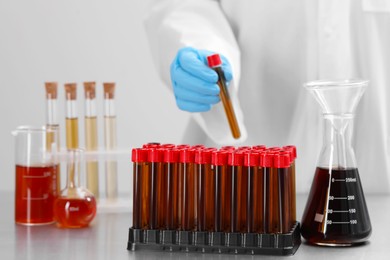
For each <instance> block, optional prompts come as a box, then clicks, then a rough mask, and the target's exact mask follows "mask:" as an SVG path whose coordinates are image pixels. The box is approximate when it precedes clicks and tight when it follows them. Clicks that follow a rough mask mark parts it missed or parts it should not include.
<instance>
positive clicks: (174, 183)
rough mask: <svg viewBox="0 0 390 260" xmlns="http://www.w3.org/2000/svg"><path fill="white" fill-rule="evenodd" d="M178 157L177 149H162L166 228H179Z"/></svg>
mask: <svg viewBox="0 0 390 260" xmlns="http://www.w3.org/2000/svg"><path fill="white" fill-rule="evenodd" d="M179 159H180V151H179V150H178V149H175V148H172V149H166V150H165V151H164V172H165V174H166V175H167V180H168V185H167V188H166V192H167V198H166V200H167V202H166V207H167V210H166V212H165V216H166V217H165V218H166V219H165V220H166V221H165V229H168V230H177V229H178V228H179V196H178V195H179Z"/></svg>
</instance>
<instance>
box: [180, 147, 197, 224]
mask: <svg viewBox="0 0 390 260" xmlns="http://www.w3.org/2000/svg"><path fill="white" fill-rule="evenodd" d="M194 161H195V150H194V149H183V150H181V151H180V169H179V171H180V177H181V180H180V183H181V188H182V189H181V190H182V193H181V194H182V197H181V198H182V201H181V205H180V207H181V230H187V231H190V230H192V231H193V230H196V217H197V216H196V215H197V212H196V211H197V208H196V204H195V198H196V193H195V192H196V186H197V180H196V179H195V172H194Z"/></svg>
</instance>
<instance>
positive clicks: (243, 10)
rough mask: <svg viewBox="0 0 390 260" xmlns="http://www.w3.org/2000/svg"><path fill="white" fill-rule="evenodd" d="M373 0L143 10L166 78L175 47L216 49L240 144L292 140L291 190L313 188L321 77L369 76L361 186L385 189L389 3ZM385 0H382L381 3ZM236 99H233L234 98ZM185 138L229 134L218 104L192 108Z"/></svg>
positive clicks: (161, 5)
mask: <svg viewBox="0 0 390 260" xmlns="http://www.w3.org/2000/svg"><path fill="white" fill-rule="evenodd" d="M388 2H389V1H387V2H386V1H375V0H361V1H357V0H343V1H340V0H295V1H290V0H272V1H271V0H253V1H252V0H240V1H237V0H221V1H213V0H157V1H155V2H154V3H153V5H152V7H151V10H150V12H149V14H148V17H147V19H146V29H147V34H148V37H149V42H150V45H151V50H152V54H153V58H154V60H155V64H156V67H157V69H158V71H159V73H160V75H161V77H162V79H163V81H164V82H165V83H166V84H167V85H168V86H171V82H170V74H169V67H170V64H171V62H172V60H173V59H174V57H175V55H176V53H177V50H178V49H179V48H181V47H183V46H193V47H195V48H199V49H207V50H212V51H216V52H219V53H222V54H223V55H225V56H226V57H227V58H228V60H229V61H230V63H231V65H232V68H233V77H234V84H233V86H232V87H231V96H232V98H234V106H235V109H236V111H237V114H238V115H239V120H240V125H241V128H242V129H244V135H246V133H247V138H246V140H245V141H244V142H243V144H244V145H254V144H265V145H267V146H282V145H287V144H295V145H296V146H297V148H298V159H297V191H298V192H302V191H304V192H307V191H308V190H309V189H310V187H311V182H312V179H313V174H314V170H315V166H316V162H317V157H318V155H319V151H320V149H321V147H322V131H323V129H322V125H323V124H322V116H321V110H320V107H319V105H318V104H317V103H316V101H315V100H314V98H313V97H312V96H311V95H310V94H309V93H308V92H307V90H306V89H305V88H304V87H303V84H304V83H305V82H307V81H312V80H317V79H347V78H363V79H368V80H369V81H370V84H369V86H368V88H367V90H366V93H365V94H364V96H363V97H362V100H361V101H360V104H359V105H358V108H357V111H356V113H357V114H356V118H355V128H354V133H355V135H354V139H353V145H354V147H355V153H356V159H357V163H358V169H359V172H360V177H361V180H362V183H363V187H364V190H365V192H371V193H379V192H386V193H389V192H390V102H389V100H390V3H388ZM387 3H388V4H387ZM238 101H239V102H238ZM193 118H194V120H192V121H191V122H190V124H189V126H188V128H187V132H186V134H185V138H184V140H183V142H186V143H204V144H207V145H216V146H220V145H226V144H229V143H232V142H234V140H233V139H232V137H231V133H230V130H229V128H228V125H227V123H226V117H225V115H224V113H223V109H222V106H221V104H219V105H217V106H215V107H214V108H213V109H212V110H211V111H209V112H205V113H194V116H193Z"/></svg>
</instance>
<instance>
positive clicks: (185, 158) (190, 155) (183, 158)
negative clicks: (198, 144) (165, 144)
mask: <svg viewBox="0 0 390 260" xmlns="http://www.w3.org/2000/svg"><path fill="white" fill-rule="evenodd" d="M180 162H181V163H193V162H195V150H194V149H189V148H187V149H181V150H180Z"/></svg>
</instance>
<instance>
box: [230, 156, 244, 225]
mask: <svg viewBox="0 0 390 260" xmlns="http://www.w3.org/2000/svg"><path fill="white" fill-rule="evenodd" d="M245 154H246V153H245ZM228 165H230V166H231V167H232V177H233V184H232V186H233V199H232V201H233V209H232V211H233V213H232V232H241V233H245V232H247V228H248V225H247V217H248V204H247V203H248V202H247V200H248V166H247V165H244V152H242V151H236V152H233V153H229V159H228Z"/></svg>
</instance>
